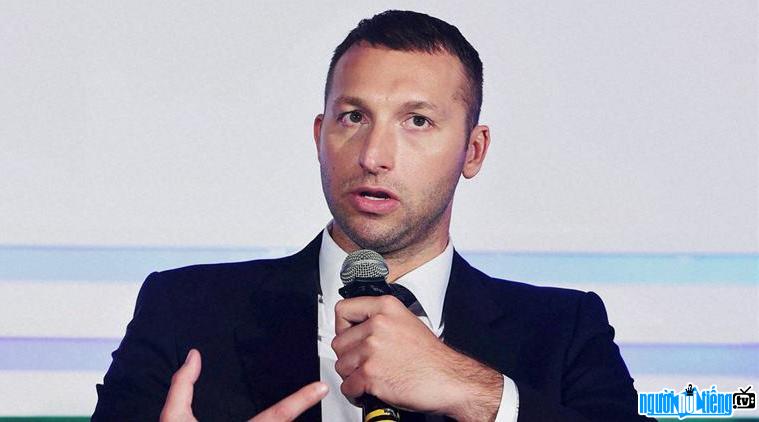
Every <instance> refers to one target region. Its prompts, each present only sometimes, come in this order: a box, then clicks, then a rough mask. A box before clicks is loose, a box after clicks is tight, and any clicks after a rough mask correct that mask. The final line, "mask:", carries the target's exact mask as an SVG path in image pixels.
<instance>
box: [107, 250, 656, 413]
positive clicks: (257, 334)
mask: <svg viewBox="0 0 759 422" xmlns="http://www.w3.org/2000/svg"><path fill="white" fill-rule="evenodd" d="M320 245H321V236H317V237H316V239H314V240H313V241H312V242H311V243H310V244H309V245H308V246H306V248H304V249H303V250H302V251H300V252H298V253H297V254H295V255H292V256H289V257H286V258H281V259H271V260H256V261H249V262H241V263H233V264H214V265H199V266H192V267H186V268H180V269H176V270H170V271H164V272H160V273H153V274H151V275H150V276H149V277H148V278H147V280H146V281H145V283H144V284H143V286H142V288H141V290H140V293H139V295H138V298H137V305H136V307H135V312H134V318H133V319H132V321H131V322H130V323H129V325H128V327H127V331H126V335H125V336H124V339H123V340H122V342H121V344H120V346H119V348H118V349H117V350H116V351H115V352H113V362H112V364H111V366H110V368H109V370H108V372H107V374H106V375H105V379H104V382H103V384H102V385H98V386H97V392H98V404H97V408H96V409H95V413H94V415H93V420H94V421H99V420H103V421H118V420H139V421H146V420H156V419H157V418H158V415H159V414H160V411H161V408H162V407H163V404H164V400H165V397H166V392H167V391H168V387H169V385H170V382H171V376H172V374H173V373H174V372H175V371H176V370H177V369H178V368H179V367H180V366H181V365H182V363H183V361H184V358H185V356H186V355H187V353H188V351H189V350H190V349H191V348H197V349H198V350H199V351H200V352H201V356H202V371H201V374H200V378H199V379H198V381H197V383H196V384H195V394H194V399H193V410H194V413H195V415H196V417H197V418H198V419H199V420H201V421H211V420H247V419H248V418H250V417H252V416H253V415H255V414H256V413H258V412H260V411H261V410H263V409H265V408H267V407H269V406H271V405H272V404H274V403H276V402H277V401H278V400H280V399H282V398H283V397H285V396H287V395H289V394H290V393H292V392H294V391H296V390H297V389H299V388H300V387H302V386H304V385H306V384H308V383H310V382H312V381H316V380H318V379H319V358H318V353H317V325H318V324H317V307H316V306H317V303H316V302H317V301H316V296H317V292H318V289H319V266H318V262H319V249H320ZM443 315H444V318H445V332H444V338H445V342H446V343H447V344H448V345H450V346H451V347H453V348H454V349H456V350H458V351H460V352H463V353H465V354H467V355H469V356H472V357H474V358H476V359H477V360H479V361H480V362H483V363H485V364H487V365H489V366H490V367H492V368H494V369H496V370H498V371H500V372H501V373H503V374H505V375H507V376H509V377H510V378H511V379H513V380H514V382H515V383H516V385H517V389H518V392H519V421H520V422H521V421H585V420H598V421H624V420H639V419H643V418H642V417H639V416H638V415H637V411H636V409H637V395H636V392H635V390H634V388H633V381H632V379H631V378H630V375H629V373H628V371H627V368H626V367H625V364H624V362H623V360H622V358H621V356H620V354H619V349H618V348H617V346H616V345H615V344H614V342H613V337H614V330H613V328H612V327H610V326H609V324H608V322H607V317H606V311H605V309H604V306H603V304H602V302H601V300H600V298H599V297H598V296H597V295H595V294H594V293H582V292H579V291H574V290H566V289H558V288H546V287H535V286H531V285H527V284H522V283H516V282H511V281H505V280H498V279H494V278H491V277H489V276H487V275H485V274H484V273H482V272H480V271H478V270H476V269H475V268H473V267H471V266H470V265H469V264H468V263H467V262H466V261H465V260H464V259H463V258H462V257H461V256H460V255H459V254H458V253H454V258H453V265H452V268H451V278H450V281H449V284H448V290H447V292H446V296H445V303H444V307H443ZM320 419H321V410H320V407H319V406H314V407H313V408H312V409H310V410H309V411H308V412H307V413H305V414H304V416H303V420H320Z"/></svg>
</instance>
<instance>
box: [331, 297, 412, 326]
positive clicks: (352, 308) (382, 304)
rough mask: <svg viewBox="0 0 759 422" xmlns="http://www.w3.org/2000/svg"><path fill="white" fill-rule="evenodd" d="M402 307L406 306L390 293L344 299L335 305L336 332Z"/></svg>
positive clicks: (396, 310) (391, 312)
mask: <svg viewBox="0 0 759 422" xmlns="http://www.w3.org/2000/svg"><path fill="white" fill-rule="evenodd" d="M402 309H406V307H405V306H403V304H402V303H401V301H400V300H398V299H396V298H395V297H393V296H389V295H386V296H375V297H356V298H352V299H343V300H341V301H339V302H337V304H336V305H335V334H340V333H342V332H343V331H345V330H347V329H348V328H350V327H352V326H354V325H356V324H360V323H362V322H364V321H366V320H367V319H369V318H371V317H372V316H374V315H377V314H380V313H384V314H388V315H390V314H393V313H395V312H398V311H400V310H402Z"/></svg>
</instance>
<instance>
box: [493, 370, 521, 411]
mask: <svg viewBox="0 0 759 422" xmlns="http://www.w3.org/2000/svg"><path fill="white" fill-rule="evenodd" d="M518 415H519V390H517V385H516V384H514V381H513V380H512V379H511V378H509V377H507V376H506V375H504V376H503V393H502V394H501V404H500V405H499V406H498V413H496V415H495V422H517V416H518Z"/></svg>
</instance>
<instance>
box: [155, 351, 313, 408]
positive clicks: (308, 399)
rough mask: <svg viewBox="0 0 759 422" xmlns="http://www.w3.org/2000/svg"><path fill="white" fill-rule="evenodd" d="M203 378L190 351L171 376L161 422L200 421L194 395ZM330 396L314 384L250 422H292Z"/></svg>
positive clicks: (197, 354)
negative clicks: (195, 412)
mask: <svg viewBox="0 0 759 422" xmlns="http://www.w3.org/2000/svg"><path fill="white" fill-rule="evenodd" d="M198 376H200V352H198V351H197V350H195V349H192V350H190V352H189V353H188V354H187V359H186V360H185V362H184V364H183V365H182V367H181V368H179V369H178V370H177V372H175V373H174V376H173V377H171V387H169V393H168V395H167V396H166V403H165V404H164V406H163V410H161V419H160V421H161V422H197V419H195V416H194V415H193V414H192V393H193V386H194V385H195V381H197V380H198ZM326 395H327V385H326V384H324V383H323V382H318V381H317V382H314V383H311V384H308V385H307V386H305V387H303V388H301V389H300V390H298V391H296V392H295V393H293V394H291V395H289V396H287V397H285V398H284V399H282V400H281V401H279V402H278V403H277V404H275V405H274V406H272V407H270V408H268V409H266V410H264V411H263V412H261V413H259V414H258V415H256V417H254V418H253V419H251V420H250V421H249V422H289V421H292V420H294V419H295V418H297V417H298V416H300V414H301V413H303V412H305V411H306V410H308V408H310V407H311V406H313V405H315V404H316V403H319V401H320V400H321V399H323V398H324V397H325V396H326Z"/></svg>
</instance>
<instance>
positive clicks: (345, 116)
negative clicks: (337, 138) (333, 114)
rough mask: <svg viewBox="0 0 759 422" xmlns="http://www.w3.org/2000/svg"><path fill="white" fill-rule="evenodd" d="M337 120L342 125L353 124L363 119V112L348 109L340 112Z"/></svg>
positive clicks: (359, 122)
mask: <svg viewBox="0 0 759 422" xmlns="http://www.w3.org/2000/svg"><path fill="white" fill-rule="evenodd" d="M338 120H339V121H340V123H341V124H343V125H344V126H354V125H358V124H361V123H362V122H363V121H364V114H363V113H361V112H360V111H357V110H353V111H348V112H345V113H342V114H340V116H339V119H338Z"/></svg>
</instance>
